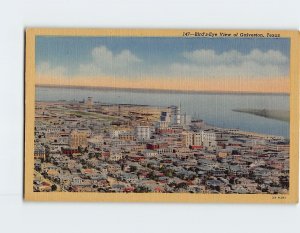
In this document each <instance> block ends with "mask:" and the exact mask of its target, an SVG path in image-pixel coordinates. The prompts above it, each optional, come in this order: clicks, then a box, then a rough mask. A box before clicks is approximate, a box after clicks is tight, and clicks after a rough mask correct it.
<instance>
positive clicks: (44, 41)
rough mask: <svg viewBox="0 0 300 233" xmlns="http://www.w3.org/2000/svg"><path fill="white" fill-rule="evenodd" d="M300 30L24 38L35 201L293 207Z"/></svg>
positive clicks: (49, 33)
mask: <svg viewBox="0 0 300 233" xmlns="http://www.w3.org/2000/svg"><path fill="white" fill-rule="evenodd" d="M299 46H300V40H299V32H297V31H279V30H278V31H275V30H269V31H268V30H201V29H197V30H196V29H187V30H182V29H176V30H174V29H170V30H168V29H69V28H67V29H55V28H51V29H50V28H29V29H27V30H26V51H25V52H26V56H25V169H24V170H25V171H24V199H25V200H28V201H105V202H219V203H220V202H223V203H228V202H229V203H297V202H298V161H299V160H298V153H299V145H298V143H299V68H300V66H299V65H300V62H299V56H300V50H299Z"/></svg>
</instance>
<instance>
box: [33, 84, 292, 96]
mask: <svg viewBox="0 0 300 233" xmlns="http://www.w3.org/2000/svg"><path fill="white" fill-rule="evenodd" d="M35 86H36V87H48V88H70V89H90V90H115V89H117V90H123V91H132V92H142V91H147V92H156V93H186V94H237V95H239V94H245V95H247V94H248V95H289V94H290V93H289V92H257V91H220V90H215V91H214V90H180V89H158V88H131V87H109V86H80V85H66V84H64V85H57V84H37V83H36V84H35Z"/></svg>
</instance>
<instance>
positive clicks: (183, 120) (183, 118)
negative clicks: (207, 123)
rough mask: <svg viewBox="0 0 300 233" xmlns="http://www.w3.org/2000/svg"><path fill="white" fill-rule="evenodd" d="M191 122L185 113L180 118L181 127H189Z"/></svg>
mask: <svg viewBox="0 0 300 233" xmlns="http://www.w3.org/2000/svg"><path fill="white" fill-rule="evenodd" d="M191 121H192V118H191V116H190V115H187V114H186V113H184V114H182V115H181V116H180V124H181V125H183V126H187V125H190V124H191Z"/></svg>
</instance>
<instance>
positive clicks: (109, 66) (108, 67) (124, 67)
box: [79, 46, 142, 75]
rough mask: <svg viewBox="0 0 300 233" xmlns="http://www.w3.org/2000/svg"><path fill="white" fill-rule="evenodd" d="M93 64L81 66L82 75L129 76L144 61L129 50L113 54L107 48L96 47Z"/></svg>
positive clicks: (93, 51)
mask: <svg viewBox="0 0 300 233" xmlns="http://www.w3.org/2000/svg"><path fill="white" fill-rule="evenodd" d="M91 57H92V61H91V63H86V64H80V66H79V71H80V73H81V74H87V75H97V74H98V75H99V74H110V75H116V74H124V75H126V74H129V73H131V72H132V71H134V69H136V67H135V65H136V64H138V63H141V62H142V60H141V59H140V58H139V57H137V56H136V55H134V54H133V53H132V52H131V51H129V50H128V49H124V50H122V51H121V52H119V53H115V54H114V53H113V52H112V51H111V50H109V49H108V48H106V47H105V46H100V47H96V48H94V49H93V50H92V51H91Z"/></svg>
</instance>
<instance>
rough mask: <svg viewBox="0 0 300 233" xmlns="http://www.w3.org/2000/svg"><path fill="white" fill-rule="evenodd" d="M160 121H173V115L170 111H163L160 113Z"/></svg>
mask: <svg viewBox="0 0 300 233" xmlns="http://www.w3.org/2000/svg"><path fill="white" fill-rule="evenodd" d="M160 121H162V122H168V123H170V122H171V115H170V113H169V112H161V114H160Z"/></svg>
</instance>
